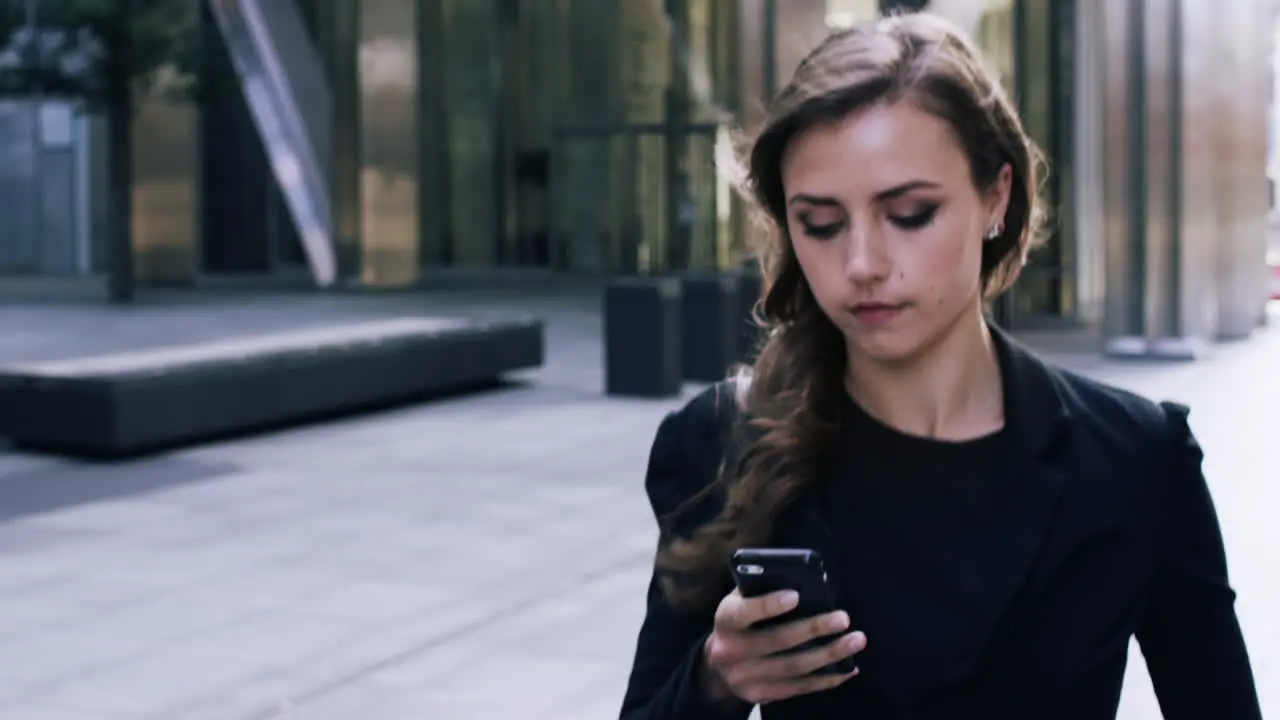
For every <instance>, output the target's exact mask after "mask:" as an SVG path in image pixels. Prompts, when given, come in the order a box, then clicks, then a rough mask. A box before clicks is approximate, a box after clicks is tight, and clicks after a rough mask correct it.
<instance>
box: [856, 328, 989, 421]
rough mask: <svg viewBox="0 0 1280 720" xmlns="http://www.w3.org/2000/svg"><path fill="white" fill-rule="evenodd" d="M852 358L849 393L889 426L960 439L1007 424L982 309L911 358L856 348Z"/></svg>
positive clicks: (867, 410)
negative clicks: (870, 354)
mask: <svg viewBox="0 0 1280 720" xmlns="http://www.w3.org/2000/svg"><path fill="white" fill-rule="evenodd" d="M848 357H849V372H848V376H847V378H846V386H847V388H848V390H849V393H850V395H852V396H853V399H854V400H855V401H857V403H858V404H859V405H860V406H862V408H863V409H864V410H865V411H866V412H868V413H869V414H870V415H871V416H872V417H875V418H876V419H877V420H879V421H881V422H883V423H885V424H887V425H889V426H890V427H894V428H897V429H898V430H901V431H902V432H905V433H908V434H911V435H917V436H921V437H933V438H939V439H943V440H953V441H960V440H967V439H972V438H975V437H980V436H982V435H987V434H989V433H992V432H995V431H996V430H999V429H1000V428H1001V427H1003V425H1004V398H1003V392H1002V388H1001V383H1000V364H999V360H998V359H997V358H996V352H995V347H994V345H993V343H992V339H991V330H990V329H989V328H988V327H987V324H986V321H985V320H984V319H983V317H982V312H981V310H980V308H975V309H974V310H973V311H972V312H967V313H966V314H965V315H964V316H962V317H960V318H959V319H958V320H957V322H956V323H955V325H953V326H952V327H951V329H950V330H948V331H947V333H946V334H945V335H943V336H942V337H941V338H939V339H938V340H936V341H934V342H932V343H930V344H929V345H928V346H927V347H926V348H925V349H924V350H922V351H921V352H920V353H919V354H918V355H917V356H915V357H913V358H910V359H909V360H904V361H901V362H896V363H892V364H889V363H883V362H876V361H874V360H871V359H869V358H867V357H865V356H859V355H858V353H856V352H855V351H854V350H853V349H852V348H850V350H849V354H848Z"/></svg>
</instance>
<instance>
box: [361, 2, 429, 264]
mask: <svg viewBox="0 0 1280 720" xmlns="http://www.w3.org/2000/svg"><path fill="white" fill-rule="evenodd" d="M359 7H360V22H359V28H360V48H359V55H358V58H359V71H360V126H361V127H360V156H361V169H360V203H361V213H360V214H361V219H362V228H361V234H360V240H361V272H360V276H361V280H362V282H364V283H365V284H368V285H379V286H395V285H404V284H408V283H411V282H413V281H415V280H417V278H418V268H419V260H418V243H419V239H418V231H419V223H418V197H419V195H418V137H419V134H420V131H419V128H418V112H417V110H418V90H419V86H418V48H417V43H418V32H417V11H416V1H415V0H382V2H377V3H372V2H362V3H360V4H359Z"/></svg>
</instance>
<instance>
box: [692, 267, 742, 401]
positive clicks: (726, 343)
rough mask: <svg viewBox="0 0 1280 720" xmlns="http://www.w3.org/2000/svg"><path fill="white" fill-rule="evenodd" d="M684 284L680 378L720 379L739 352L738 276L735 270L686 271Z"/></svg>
mask: <svg viewBox="0 0 1280 720" xmlns="http://www.w3.org/2000/svg"><path fill="white" fill-rule="evenodd" d="M681 282H682V284H683V286H684V299H683V301H682V303H681V304H682V305H683V312H682V316H681V323H682V325H683V326H684V327H683V345H684V379H685V380H693V381H699V382H716V381H717V380H723V379H724V378H725V376H726V374H727V373H728V371H729V366H730V365H733V364H734V363H736V362H738V358H739V357H740V356H741V351H740V349H741V346H742V342H741V339H740V335H741V331H740V329H739V327H738V321H739V314H740V313H741V308H740V305H741V300H740V295H741V293H740V290H739V288H740V286H741V283H740V280H739V277H738V276H737V275H736V274H723V275H722V274H689V275H684V276H682V277H681Z"/></svg>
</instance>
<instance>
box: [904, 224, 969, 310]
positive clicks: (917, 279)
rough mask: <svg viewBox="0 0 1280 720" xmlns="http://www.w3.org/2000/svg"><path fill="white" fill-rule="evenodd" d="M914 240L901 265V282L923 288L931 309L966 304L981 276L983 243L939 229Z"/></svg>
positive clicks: (951, 231) (953, 231)
mask: <svg viewBox="0 0 1280 720" xmlns="http://www.w3.org/2000/svg"><path fill="white" fill-rule="evenodd" d="M914 240H915V241H914V242H911V243H910V251H909V252H908V253H907V254H906V257H905V258H904V260H905V261H904V262H902V263H901V264H900V265H899V273H900V279H902V280H905V281H907V282H910V283H911V284H913V285H915V286H916V287H918V288H920V290H921V294H922V295H924V296H925V297H926V298H927V301H928V303H929V304H931V305H938V306H942V305H949V304H952V303H954V302H955V301H957V300H961V299H965V300H967V299H968V296H969V293H970V290H972V289H973V288H975V287H977V285H978V282H979V280H978V279H979V276H980V275H981V274H982V245H981V241H980V240H974V239H970V238H968V237H966V235H965V234H964V233H958V232H956V231H955V230H954V229H952V228H937V229H935V230H933V231H931V232H929V233H926V234H924V235H919V236H917V237H916V238H915V239H914Z"/></svg>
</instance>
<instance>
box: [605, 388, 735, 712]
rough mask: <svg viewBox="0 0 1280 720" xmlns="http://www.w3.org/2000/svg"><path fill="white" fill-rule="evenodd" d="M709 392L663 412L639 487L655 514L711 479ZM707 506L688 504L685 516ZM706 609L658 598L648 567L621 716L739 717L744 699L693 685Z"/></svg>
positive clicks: (715, 450)
mask: <svg viewBox="0 0 1280 720" xmlns="http://www.w3.org/2000/svg"><path fill="white" fill-rule="evenodd" d="M713 401H714V398H707V397H700V398H697V399H695V400H693V401H691V403H690V405H688V406H686V407H685V408H683V409H682V410H680V411H678V412H676V413H673V414H671V415H668V416H667V417H666V418H665V419H664V420H663V421H662V423H661V424H660V425H659V427H658V432H657V436H656V437H655V438H654V441H653V447H652V450H651V451H650V455H649V466H648V470H647V472H646V475H645V490H646V491H647V493H648V495H649V502H650V504H651V505H652V507H653V511H654V514H655V516H656V517H657V518H659V519H661V518H662V517H663V516H665V515H666V514H668V513H669V512H671V511H672V510H674V509H676V508H677V507H679V506H680V505H682V504H683V503H684V501H685V500H687V499H688V498H690V497H692V496H693V495H694V494H696V493H697V492H698V491H699V490H701V489H703V488H705V487H706V485H707V484H708V483H710V482H712V481H713V479H714V476H715V472H716V468H717V467H718V465H719V456H720V453H721V451H722V447H723V444H722V442H721V436H720V433H719V432H718V431H717V429H716V428H717V426H718V423H717V422H716V418H715V406H714V405H713V404H712V402H713ZM712 513H714V508H703V507H699V508H694V509H693V512H692V513H691V516H692V520H691V521H692V522H693V523H694V524H695V525H696V523H697V521H698V520H701V521H704V522H705V520H706V519H708V518H709V517H710V516H711V514H712ZM712 619H713V618H712V613H711V612H710V611H708V612H700V613H695V612H686V611H683V610H678V609H676V608H674V607H672V606H670V605H669V604H667V602H666V601H665V600H664V598H663V594H662V590H661V588H660V587H659V584H658V574H657V571H656V569H655V571H654V574H653V577H652V579H651V580H650V582H649V592H648V600H647V605H646V611H645V617H644V623H643V624H642V625H641V628H640V635H639V638H638V639H637V641H636V650H635V660H634V662H633V664H632V669H631V677H630V680H629V682H628V685H627V691H626V695H625V697H624V699H623V703H622V715H621V718H622V720H746V718H747V717H748V715H750V712H751V706H749V705H747V704H746V703H733V704H729V705H722V704H720V703H714V702H712V701H711V700H710V699H709V698H708V697H707V696H706V695H705V694H704V693H703V691H702V689H701V688H700V687H699V683H698V675H699V672H700V670H701V663H702V646H703V644H704V643H705V642H706V639H707V636H708V635H709V634H710V632H711V624H712Z"/></svg>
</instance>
